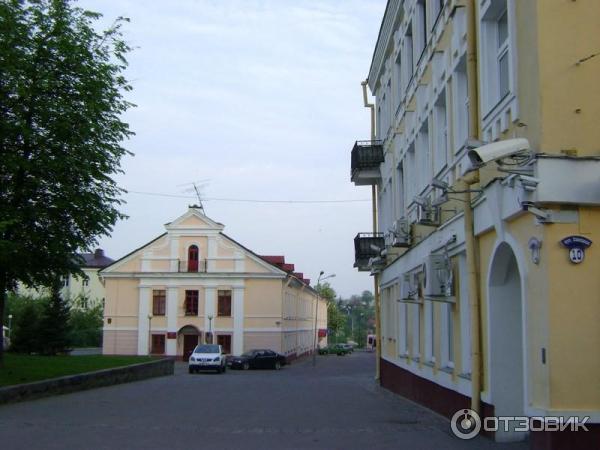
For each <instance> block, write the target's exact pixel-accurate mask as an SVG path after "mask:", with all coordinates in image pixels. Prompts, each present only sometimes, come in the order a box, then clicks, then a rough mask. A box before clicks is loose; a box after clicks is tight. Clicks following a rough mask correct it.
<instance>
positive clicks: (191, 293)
mask: <svg viewBox="0 0 600 450" xmlns="http://www.w3.org/2000/svg"><path fill="white" fill-rule="evenodd" d="M198 297H199V293H198V290H197V289H186V290H185V305H184V309H185V315H186V316H197V315H198V310H199V308H198ZM190 303H191V305H190ZM194 309H195V312H194Z"/></svg>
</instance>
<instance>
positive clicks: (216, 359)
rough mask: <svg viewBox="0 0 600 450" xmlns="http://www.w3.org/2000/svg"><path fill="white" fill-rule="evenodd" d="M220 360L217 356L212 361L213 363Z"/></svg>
mask: <svg viewBox="0 0 600 450" xmlns="http://www.w3.org/2000/svg"><path fill="white" fill-rule="evenodd" d="M220 359H221V358H220V357H219V356H217V357H216V358H215V359H213V362H216V361H219V360H220Z"/></svg>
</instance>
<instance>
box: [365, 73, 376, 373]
mask: <svg viewBox="0 0 600 450" xmlns="http://www.w3.org/2000/svg"><path fill="white" fill-rule="evenodd" d="M361 86H362V91H363V103H364V106H365V108H369V109H370V110H371V141H374V140H375V105H374V104H373V103H369V100H368V97H367V80H365V81H363V82H362V83H361ZM371 204H372V207H373V233H377V184H374V185H373V186H371ZM373 297H374V300H375V358H376V362H375V380H379V376H380V359H381V309H380V305H379V274H378V273H375V274H374V275H373Z"/></svg>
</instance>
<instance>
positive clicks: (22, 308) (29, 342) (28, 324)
mask: <svg viewBox="0 0 600 450" xmlns="http://www.w3.org/2000/svg"><path fill="white" fill-rule="evenodd" d="M43 307H44V300H39V301H34V300H32V299H28V298H25V299H20V302H19V308H18V310H17V311H18V314H16V315H15V321H14V322H13V324H12V325H13V329H12V330H11V336H10V337H11V346H10V350H11V351H14V352H17V353H32V352H36V351H38V349H39V332H38V325H39V321H40V317H41V314H42V308H43Z"/></svg>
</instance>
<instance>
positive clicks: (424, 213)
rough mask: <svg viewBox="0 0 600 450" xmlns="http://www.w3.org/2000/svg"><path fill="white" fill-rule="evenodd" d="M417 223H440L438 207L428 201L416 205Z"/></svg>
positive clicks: (435, 224)
mask: <svg viewBox="0 0 600 450" xmlns="http://www.w3.org/2000/svg"><path fill="white" fill-rule="evenodd" d="M417 223H418V224H419V225H426V226H428V227H437V226H438V225H439V224H440V208H439V207H436V206H432V205H431V204H430V203H428V204H425V205H421V204H419V205H417Z"/></svg>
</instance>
